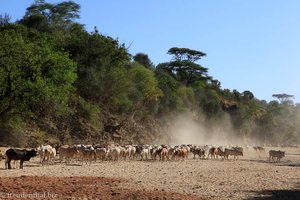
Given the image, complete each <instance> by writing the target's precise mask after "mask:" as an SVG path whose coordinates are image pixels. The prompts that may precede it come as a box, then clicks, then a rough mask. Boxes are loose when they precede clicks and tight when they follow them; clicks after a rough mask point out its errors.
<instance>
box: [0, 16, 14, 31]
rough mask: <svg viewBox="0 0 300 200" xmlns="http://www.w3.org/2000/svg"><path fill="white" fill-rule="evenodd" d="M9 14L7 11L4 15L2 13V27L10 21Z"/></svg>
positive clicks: (0, 18)
mask: <svg viewBox="0 0 300 200" xmlns="http://www.w3.org/2000/svg"><path fill="white" fill-rule="evenodd" d="M10 18H11V17H10V16H9V14H7V13H5V14H4V15H2V14H0V28H2V27H4V26H5V25H6V24H8V23H9V21H10Z"/></svg>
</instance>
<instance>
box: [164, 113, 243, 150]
mask: <svg viewBox="0 0 300 200" xmlns="http://www.w3.org/2000/svg"><path fill="white" fill-rule="evenodd" d="M168 121H169V123H168V124H167V126H168V127H167V133H166V134H167V135H168V141H166V143H169V144H199V145H206V144H211V145H226V146H227V145H238V144H239V145H242V144H245V140H244V139H243V137H241V136H237V135H238V134H236V132H235V131H234V129H233V128H232V124H231V121H230V117H229V116H228V115H224V116H223V117H222V118H220V119H215V120H212V119H210V120H207V119H205V118H204V117H195V115H193V114H191V113H184V114H181V115H178V116H173V117H169V118H168Z"/></svg>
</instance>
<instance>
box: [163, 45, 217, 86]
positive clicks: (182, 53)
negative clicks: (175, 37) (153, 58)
mask: <svg viewBox="0 0 300 200" xmlns="http://www.w3.org/2000/svg"><path fill="white" fill-rule="evenodd" d="M168 54H170V55H173V57H172V59H171V62H167V63H161V64H159V65H158V67H159V68H162V69H164V70H166V71H167V72H168V73H169V74H171V75H172V76H173V77H174V78H175V79H177V80H178V81H180V82H181V83H183V84H185V85H186V86H187V87H188V86H191V85H192V84H194V83H195V82H196V81H200V80H204V81H207V80H211V79H212V78H211V77H209V76H208V75H207V72H208V69H207V68H205V67H202V66H201V65H199V64H197V63H196V61H198V60H199V59H201V58H202V57H203V56H205V55H206V54H205V53H203V52H201V51H196V50H191V49H188V48H178V47H173V48H170V49H169V51H168Z"/></svg>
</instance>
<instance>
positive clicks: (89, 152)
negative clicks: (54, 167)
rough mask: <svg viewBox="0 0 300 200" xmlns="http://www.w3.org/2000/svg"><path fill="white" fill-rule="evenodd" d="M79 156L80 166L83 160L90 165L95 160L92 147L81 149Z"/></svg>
mask: <svg viewBox="0 0 300 200" xmlns="http://www.w3.org/2000/svg"><path fill="white" fill-rule="evenodd" d="M80 156H81V159H82V164H83V161H84V160H85V162H86V163H87V161H89V163H90V164H91V162H92V160H93V159H95V158H96V155H95V150H94V148H93V147H91V148H86V149H81V150H80Z"/></svg>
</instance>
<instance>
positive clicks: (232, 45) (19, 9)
mask: <svg viewBox="0 0 300 200" xmlns="http://www.w3.org/2000/svg"><path fill="white" fill-rule="evenodd" d="M32 2H33V1H31V0H0V13H2V14H3V13H8V14H10V16H11V17H12V21H15V20H16V19H20V18H22V17H23V16H24V14H25V10H26V8H27V7H28V6H30V5H31V3H32ZM47 2H50V3H57V2H61V1H53V0H48V1H47ZM75 2H76V3H78V4H80V5H81V19H80V20H79V22H80V23H82V24H85V25H86V28H87V30H88V31H92V30H93V28H94V26H96V27H97V28H98V30H99V31H100V32H101V33H102V34H104V35H109V36H111V37H113V38H118V40H119V41H120V42H121V43H125V45H126V46H129V45H130V44H131V45H130V48H129V52H130V53H131V54H133V55H134V54H136V53H138V52H143V53H146V54H148V55H149V57H150V59H151V60H152V61H153V62H154V63H155V64H158V63H161V62H167V61H169V60H170V56H169V55H168V54H167V53H166V52H167V51H168V49H169V48H171V47H186V48H190V49H195V50H199V51H203V52H205V53H206V54H207V56H206V57H204V58H203V59H202V60H200V61H199V64H201V65H203V66H204V67H207V68H209V75H211V76H213V77H214V78H215V79H217V80H219V81H220V82H221V86H222V88H228V89H230V90H233V89H237V90H238V91H239V92H243V91H245V90H250V91H251V92H252V93H253V94H254V95H255V96H256V97H257V98H258V99H264V100H267V101H270V100H274V98H272V94H278V93H287V94H291V95H295V99H294V101H295V102H297V103H300V88H299V86H300V78H299V75H300V12H299V10H300V1H298V0H287V1H282V0H251V1H250V0H248V1H247V0H226V1H225V0H224V1H221V0H151V1H150V0H148V1H146V0H106V1H99V0H75Z"/></svg>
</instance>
